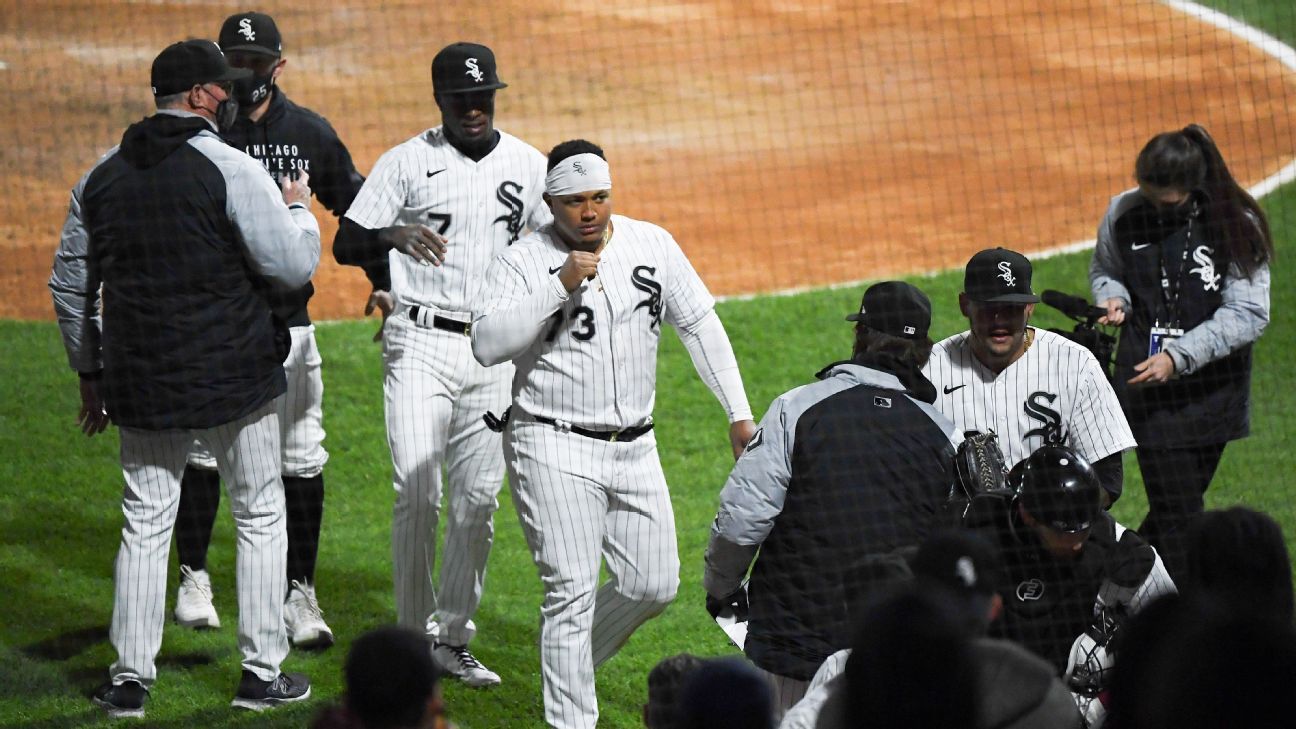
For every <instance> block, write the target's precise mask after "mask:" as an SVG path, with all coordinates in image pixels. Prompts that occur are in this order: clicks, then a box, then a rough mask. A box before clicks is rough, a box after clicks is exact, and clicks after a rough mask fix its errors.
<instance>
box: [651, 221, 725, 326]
mask: <svg viewBox="0 0 1296 729" xmlns="http://www.w3.org/2000/svg"><path fill="white" fill-rule="evenodd" d="M662 232H663V233H664V235H663V238H664V241H663V246H664V247H665V249H666V250H665V253H666V261H667V265H668V266H669V267H670V271H669V272H668V276H667V278H668V283H667V289H666V296H665V311H663V318H664V319H665V320H666V322H667V323H669V324H670V325H671V326H673V327H675V328H676V329H688V328H690V327H691V326H692V325H693V324H694V323H696V322H697V321H699V320H700V319H702V317H704V316H706V315H707V314H708V313H709V312H710V311H711V310H712V309H714V308H715V298H714V297H712V296H711V292H710V291H708V290H707V287H706V284H704V283H702V277H701V276H698V273H697V270H695V269H694V268H693V264H692V263H691V262H689V259H688V257H687V256H685V255H684V251H683V250H681V249H680V247H679V244H678V243H676V242H675V239H674V238H672V237H671V236H670V234H669V233H665V231H662Z"/></svg>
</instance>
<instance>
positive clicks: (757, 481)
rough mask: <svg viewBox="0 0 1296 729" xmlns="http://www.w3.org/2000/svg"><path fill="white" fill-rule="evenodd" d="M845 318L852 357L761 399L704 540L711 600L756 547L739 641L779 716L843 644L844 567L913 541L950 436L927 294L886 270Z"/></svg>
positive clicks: (936, 498) (733, 588)
mask: <svg viewBox="0 0 1296 729" xmlns="http://www.w3.org/2000/svg"><path fill="white" fill-rule="evenodd" d="M847 319H849V320H851V321H855V322H857V324H856V327H855V351H854V356H853V358H852V359H851V360H850V361H847V362H840V363H837V364H834V365H831V366H829V367H827V368H825V369H824V370H823V371H822V372H820V373H819V382H816V383H812V384H809V385H803V386H801V387H798V388H796V389H794V390H792V391H790V392H788V393H785V394H783V395H782V396H780V397H779V398H778V399H776V400H775V401H774V402H773V403H772V404H771V405H770V408H769V410H768V412H766V413H765V417H764V418H763V419H762V420H761V424H760V429H759V430H757V432H756V435H755V436H754V437H753V438H752V440H751V442H750V443H749V444H748V445H747V450H746V452H744V453H743V455H742V457H741V458H739V459H738V463H737V464H736V465H735V466H734V469H733V472H732V473H731V474H730V475H729V480H728V482H727V483H726V484H725V487H724V490H723V491H722V492H721V494H720V509H719V511H718V512H717V514H716V519H715V523H714V525H713V526H712V528H711V541H710V544H709V545H708V547H707V552H706V572H705V575H704V578H703V582H704V585H705V587H706V590H707V594H708V595H709V596H710V599H711V601H713V603H714V601H715V600H717V599H722V598H724V599H730V600H731V599H732V596H733V595H734V593H740V590H741V584H742V580H743V577H744V575H745V574H746V572H747V567H748V565H750V564H751V561H752V559H753V557H755V555H756V552H757V549H759V550H760V557H759V558H758V559H756V564H755V566H754V567H753V568H752V574H751V582H750V586H749V589H748V598H749V602H750V621H749V626H748V632H747V640H746V644H745V646H744V650H745V651H746V653H747V656H748V657H749V658H750V659H751V660H752V662H753V663H755V664H756V666H757V667H758V668H760V669H762V670H764V671H765V672H766V673H768V674H771V680H772V682H773V683H774V685H775V687H776V692H777V696H776V698H777V700H778V704H779V713H780V714H781V713H782V712H783V711H786V710H787V708H788V707H790V706H791V705H792V704H794V703H796V701H797V700H799V699H800V698H801V696H802V695H804V694H805V690H806V686H807V685H808V683H809V681H810V678H811V677H812V676H813V675H814V672H815V670H816V669H818V667H819V664H821V663H822V662H823V660H824V659H825V658H827V657H828V656H829V655H831V654H832V653H834V652H835V651H838V650H840V649H842V648H845V647H847V646H848V645H849V644H850V639H851V631H850V625H849V620H848V610H847V599H848V596H851V595H853V594H856V593H859V592H861V588H862V587H864V589H866V586H859V585H853V584H848V582H849V580H848V579H847V576H848V575H852V574H858V573H860V572H861V570H860V569H859V568H860V567H861V565H865V564H867V563H869V562H871V561H880V562H885V560H886V559H887V558H888V557H890V558H896V559H898V558H899V556H898V554H897V553H898V552H900V551H901V550H905V549H907V548H916V547H917V545H918V544H919V543H920V542H921V541H922V540H923V538H924V537H926V535H927V533H928V531H930V529H931V528H932V526H933V525H934V524H935V522H936V520H937V518H938V514H939V513H940V509H941V505H942V504H943V503H944V501H945V499H946V497H947V496H948V494H949V489H950V485H951V483H952V482H953V473H952V462H953V454H954V446H955V444H956V442H957V438H958V436H957V435H956V433H955V428H954V424H953V423H951V422H949V421H948V420H946V419H945V417H944V416H942V415H940V414H939V413H937V412H936V411H935V410H934V409H933V408H932V407H931V403H932V402H933V401H934V400H935V399H936V391H935V388H933V387H932V385H931V383H930V382H928V381H927V379H926V378H924V377H923V376H922V373H921V372H920V371H919V369H920V368H921V367H922V365H923V364H924V363H925V362H926V361H927V356H928V354H929V353H930V352H931V347H932V342H931V339H929V338H928V336H927V329H928V327H929V326H930V324H931V303H930V302H929V301H928V299H927V297H926V296H925V295H924V294H923V293H922V292H921V291H919V290H918V289H916V288H914V287H913V286H910V285H909V284H906V283H903V282H899V281H885V282H882V283H879V284H875V285H873V286H871V287H869V289H868V290H867V291H865V292H864V300H863V302H862V304H861V306H860V312H859V313H858V314H852V315H850V316H848V317H847Z"/></svg>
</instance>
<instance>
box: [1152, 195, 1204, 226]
mask: <svg viewBox="0 0 1296 729" xmlns="http://www.w3.org/2000/svg"><path fill="white" fill-rule="evenodd" d="M1156 214H1157V220H1158V221H1159V222H1160V223H1161V224H1162V225H1175V226H1179V225H1184V224H1185V223H1187V222H1188V220H1189V219H1190V218H1192V217H1193V216H1194V215H1196V214H1197V201H1196V200H1194V199H1193V196H1192V195H1189V196H1188V197H1186V198H1184V201H1183V202H1181V203H1179V204H1178V205H1167V206H1165V207H1162V206H1159V205H1158V206H1157V208H1156Z"/></svg>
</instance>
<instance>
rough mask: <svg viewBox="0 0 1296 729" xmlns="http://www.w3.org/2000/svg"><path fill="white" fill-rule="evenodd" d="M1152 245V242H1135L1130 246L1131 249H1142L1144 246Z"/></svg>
mask: <svg viewBox="0 0 1296 729" xmlns="http://www.w3.org/2000/svg"><path fill="white" fill-rule="evenodd" d="M1150 245H1152V244H1151V243H1135V244H1133V245H1131V246H1130V250H1131V251H1141V250H1143V249H1144V248H1147V247H1148V246H1150Z"/></svg>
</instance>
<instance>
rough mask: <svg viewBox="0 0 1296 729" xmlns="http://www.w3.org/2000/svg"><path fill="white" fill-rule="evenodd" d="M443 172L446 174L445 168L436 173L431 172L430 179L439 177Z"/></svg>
mask: <svg viewBox="0 0 1296 729" xmlns="http://www.w3.org/2000/svg"><path fill="white" fill-rule="evenodd" d="M442 172H445V168H441V169H439V170H437V171H436V172H429V173H428V179H432V178H433V177H436V176H437V175H439V174H441V173H442Z"/></svg>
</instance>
